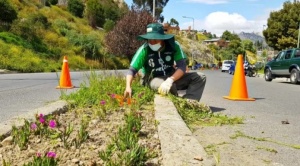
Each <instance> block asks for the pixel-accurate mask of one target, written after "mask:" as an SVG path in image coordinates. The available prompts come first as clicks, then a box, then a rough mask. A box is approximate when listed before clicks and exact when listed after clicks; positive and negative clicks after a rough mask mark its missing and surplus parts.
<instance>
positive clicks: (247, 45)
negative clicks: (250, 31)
mask: <svg viewBox="0 0 300 166" xmlns="http://www.w3.org/2000/svg"><path fill="white" fill-rule="evenodd" d="M242 47H243V48H244V50H248V51H251V52H256V49H255V48H254V45H253V42H252V41H251V40H249V39H246V40H243V41H242Z"/></svg>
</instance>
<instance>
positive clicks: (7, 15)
mask: <svg viewBox="0 0 300 166" xmlns="http://www.w3.org/2000/svg"><path fill="white" fill-rule="evenodd" d="M0 11H1V12H0V22H7V23H12V22H13V21H14V20H15V19H17V15H18V13H17V11H16V10H15V9H14V8H13V7H12V6H11V4H10V2H9V1H7V0H0Z"/></svg>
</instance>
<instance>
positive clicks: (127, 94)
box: [124, 87, 132, 99]
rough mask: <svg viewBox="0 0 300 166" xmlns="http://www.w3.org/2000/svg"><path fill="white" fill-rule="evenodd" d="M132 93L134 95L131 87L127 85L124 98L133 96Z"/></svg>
mask: <svg viewBox="0 0 300 166" xmlns="http://www.w3.org/2000/svg"><path fill="white" fill-rule="evenodd" d="M131 95H132V89H131V87H126V89H125V91H124V99H126V98H127V97H129V98H131Z"/></svg>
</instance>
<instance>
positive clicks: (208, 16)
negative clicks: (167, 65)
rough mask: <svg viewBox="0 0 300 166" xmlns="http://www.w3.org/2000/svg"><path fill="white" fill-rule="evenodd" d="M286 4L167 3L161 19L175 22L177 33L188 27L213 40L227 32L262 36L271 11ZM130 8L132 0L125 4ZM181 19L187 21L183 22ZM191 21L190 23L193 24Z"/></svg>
mask: <svg viewBox="0 0 300 166" xmlns="http://www.w3.org/2000/svg"><path fill="white" fill-rule="evenodd" d="M285 1H287V0H169V2H168V4H167V6H166V7H165V8H164V11H163V13H162V15H164V17H165V22H167V21H170V19H171V18H174V19H176V20H177V21H178V22H179V26H180V29H187V28H188V27H189V26H191V28H193V22H194V29H195V30H202V29H205V30H207V31H208V32H212V33H213V34H216V35H217V36H220V35H222V33H223V32H224V31H225V30H228V31H230V32H235V33H239V32H255V33H259V34H261V33H262V30H263V28H266V26H265V27H264V25H266V24H267V19H268V18H269V15H270V12H271V11H278V10H280V9H282V5H283V3H284V2H285ZM125 2H126V3H127V4H128V5H129V6H130V5H131V4H132V0H125ZM183 16H186V17H191V18H183ZM193 20H194V21H193Z"/></svg>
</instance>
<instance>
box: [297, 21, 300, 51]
mask: <svg viewBox="0 0 300 166" xmlns="http://www.w3.org/2000/svg"><path fill="white" fill-rule="evenodd" d="M299 38H300V22H299V30H298V44H297V48H299Z"/></svg>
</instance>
